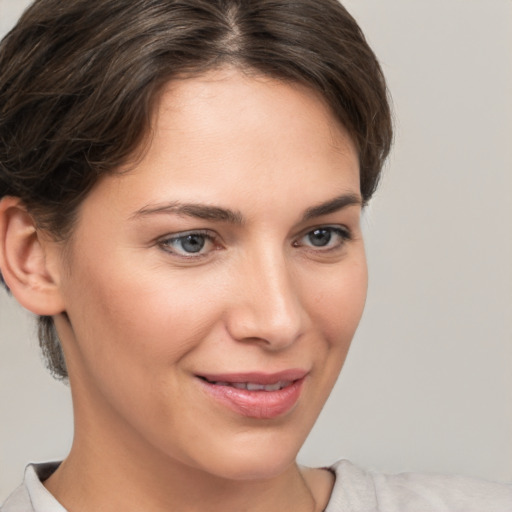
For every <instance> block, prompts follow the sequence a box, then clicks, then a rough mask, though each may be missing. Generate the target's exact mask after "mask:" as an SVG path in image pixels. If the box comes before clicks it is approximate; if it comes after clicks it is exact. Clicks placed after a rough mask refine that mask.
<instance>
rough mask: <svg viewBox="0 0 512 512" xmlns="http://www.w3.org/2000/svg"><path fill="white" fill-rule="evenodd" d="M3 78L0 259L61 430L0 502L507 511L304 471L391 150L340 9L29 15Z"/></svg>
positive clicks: (208, 7) (385, 113)
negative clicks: (53, 396)
mask: <svg viewBox="0 0 512 512" xmlns="http://www.w3.org/2000/svg"><path fill="white" fill-rule="evenodd" d="M0 69H1V70H2V73H1V79H0V80H1V82H0V91H1V93H0V94H1V96H0V98H1V99H0V108H1V111H0V112H1V114H0V115H1V117H0V119H1V128H0V130H1V132H0V133H1V137H0V140H1V141H2V146H1V149H0V162H1V171H0V172H1V174H0V197H2V200H1V203H0V240H1V242H0V248H1V250H0V269H1V272H2V276H3V278H4V280H5V283H6V285H7V286H8V288H9V289H10V291H11V292H12V294H13V295H14V296H15V298H16V299H17V300H18V301H19V302H20V304H22V305H23V306H24V307H25V308H27V309H28V310H30V311H32V312H33V313H35V314H37V315H38V316H39V336H40V341H41V346H42V349H43V352H44V353H45V355H46V357H47V360H48V363H49V367H50V370H51V371H52V372H53V373H54V374H55V375H57V376H58V377H61V378H69V383H70V387H71V391H72V396H73V406H74V418H75V439H74V442H73V446H72V448H71V451H70V454H69V456H68V457H67V458H66V459H65V460H64V461H63V462H62V463H61V464H60V465H59V464H48V465H39V466H30V467H29V468H28V469H27V473H26V477H25V482H24V484H23V486H22V487H20V488H19V489H18V490H17V491H16V492H15V493H14V494H13V495H12V497H11V498H9V499H8V501H7V502H6V503H5V504H4V506H3V508H2V511H5V512H10V511H12V510H35V511H43V510H44V511H52V510H63V508H62V507H64V509H66V510H70V511H75V510H89V509H91V510H92V509H101V510H119V509H122V510H132V509H133V510H135V509H137V510H139V509H141V508H144V509H145V510H183V511H187V510H204V509H207V510H237V511H238V510H247V511H257V510H266V511H272V510H294V511H308V512H309V511H313V510H327V511H329V512H333V511H335V510H375V509H377V507H380V508H379V510H390V511H391V510H425V507H430V508H428V510H444V509H446V508H447V507H452V508H454V507H459V509H460V510H483V508H482V506H483V504H485V506H489V504H490V503H492V504H493V506H494V509H495V510H508V509H509V508H510V505H511V504H512V491H511V490H510V488H508V487H506V486H498V485H494V484H484V483H478V482H470V481H468V480H460V481H459V480H457V479H453V480H450V479H448V480H442V481H438V480H436V479H428V478H424V477H397V478H396V479H390V480H389V481H387V480H386V479H384V478H383V477H378V476H370V475H367V474H365V473H364V472H362V471H361V470H359V469H357V468H355V467H354V466H352V465H350V464H348V463H340V464H338V465H337V466H334V467H333V468H329V469H305V468H300V467H299V466H298V465H297V464H296V462H295V458H296V455H297V452H298V450H299V448H300V446H301V445H302V443H303V442H304V439H305V437H306V436H307V434H308V432H309V431H310V429H311V427H312V425H313V423H314V421H315V419H316V418H317V416H318V414H319V412H320V409H321V407H322V405H323V404H324V402H325V400H326V399H327V396H328V395H329V392H330V390H331V389H332V386H333V384H334V381H335V380H336V378H337V376H338V373H339V371H340V369H341V366H342V364H343V361H344V359H345V356H346V353H347V350H348V347H349V345H350V341H351V339H352V336H353V334H354V331H355V329H356V327H357V324H358V321H359V319H360V316H361V314H362V310H363V305H364V299H365V292H366V280H367V276H366V263H365V255H364V247H363V241H362V236H361V229H360V222H359V221H360V214H361V209H362V207H363V206H364V205H365V204H366V203H367V202H368V201H369V199H370V198H371V196H372V194H373V192H374V190H375V187H376V184H377V181H378V176H379V173H380V170H381V167H382V164H383V161H384V159H385V157H386V155H387V153H388V151H389V146H390V141H391V122H390V113H389V107H388V104H387V99H386V88H385V84H384V80H383V77H382V73H381V71H380V68H379V65H378V63H377V61H376V59H375V57H374V55H373V53H372V52H371V50H370V49H369V47H368V45H367V44H366V42H365V40H364V38H363V36H362V34H361V32H360V30H359V28H358V27H357V25H356V24H355V22H354V20H353V19H352V18H351V17H350V15H349V14H348V13H347V12H346V11H345V10H344V9H343V8H342V7H341V6H340V5H339V4H338V3H337V2H334V1H330V0H325V1H318V0H314V1H313V0H309V1H302V2H295V1H294V2H270V1H263V0H261V1H252V2H241V1H215V2H212V1H200V0H188V1H173V2H169V1H164V0H152V1H137V2H129V3H127V2H125V1H120V0H101V1H95V2H90V1H88V2H86V1H84V0H81V1H78V0H72V1H68V2H66V3H64V4H62V3H61V2H57V1H52V0H42V1H39V2H36V3H35V4H34V6H33V7H32V8H31V9H30V10H29V11H28V12H27V13H26V14H25V15H24V16H23V18H22V19H21V21H20V22H19V24H18V25H17V27H16V28H15V29H14V30H13V31H12V32H11V33H10V35H9V36H8V37H7V38H6V40H5V41H4V43H3V46H2V50H1V55H0ZM404 481H406V482H408V483H407V484H405V485H404ZM430 488H434V489H431V490H429V489H430ZM435 488H437V489H435ZM425 489H427V492H426V493H425ZM425 494H426V495H425ZM461 496H462V497H461ZM435 503H438V504H439V505H438V506H437V508H434V506H435V505H434V504H435ZM414 507H415V508H414ZM443 507H444V508H443ZM461 507H462V508H461Z"/></svg>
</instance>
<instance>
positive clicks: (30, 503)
mask: <svg viewBox="0 0 512 512" xmlns="http://www.w3.org/2000/svg"><path fill="white" fill-rule="evenodd" d="M58 466H59V462H48V463H44V464H29V465H28V466H27V468H26V469H25V477H24V480H23V483H22V484H21V485H20V486H19V487H18V488H17V489H16V490H15V491H14V492H13V493H11V495H10V496H9V497H8V498H7V500H6V501H5V502H4V503H3V505H1V506H0V512H66V511H65V509H64V508H63V507H62V505H60V504H59V503H58V502H57V500H56V499H55V498H54V497H53V496H52V495H51V494H50V493H49V492H48V491H47V490H46V488H45V486H44V485H43V484H42V482H43V481H44V480H46V478H48V477H49V476H50V475H51V474H52V473H53V472H54V471H55V470H56V469H57V467H58Z"/></svg>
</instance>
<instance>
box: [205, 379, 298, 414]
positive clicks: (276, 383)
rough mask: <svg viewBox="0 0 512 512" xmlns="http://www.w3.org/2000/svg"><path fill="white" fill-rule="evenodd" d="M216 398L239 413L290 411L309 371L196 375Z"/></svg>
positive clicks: (283, 412) (214, 398)
mask: <svg viewBox="0 0 512 512" xmlns="http://www.w3.org/2000/svg"><path fill="white" fill-rule="evenodd" d="M197 377H198V381H199V382H200V384H201V386H202V389H203V390H204V391H205V392H206V394H207V396H208V397H210V398H212V399H213V401H214V402H215V403H216V404H218V405H221V406H222V407H227V408H228V409H230V410H231V411H234V412H235V413H237V414H238V415H241V416H244V417H248V418H255V419H273V418H277V417H280V416H284V415H286V414H287V413H289V412H290V411H291V410H292V409H293V408H294V407H295V405H296V404H297V402H298V400H299V398H300V395H301V392H302V388H303V384H304V381H305V379H306V377H307V372H305V371H302V370H287V371H284V372H279V373H274V374H263V373H247V374H224V375H197Z"/></svg>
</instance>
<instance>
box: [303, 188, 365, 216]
mask: <svg viewBox="0 0 512 512" xmlns="http://www.w3.org/2000/svg"><path fill="white" fill-rule="evenodd" d="M356 205H359V206H362V205H363V200H362V199H361V196H359V195H357V194H343V195H341V196H338V197H335V198H334V199H331V200H329V201H326V202H325V203H320V204H318V205H316V206H312V207H311V208H308V209H307V210H306V211H305V212H304V215H303V216H302V221H303V222H304V221H306V220H311V219H314V218H316V217H321V216H322V215H329V214H330V213H336V212H338V211H340V210H342V209H343V208H346V207H347V206H356Z"/></svg>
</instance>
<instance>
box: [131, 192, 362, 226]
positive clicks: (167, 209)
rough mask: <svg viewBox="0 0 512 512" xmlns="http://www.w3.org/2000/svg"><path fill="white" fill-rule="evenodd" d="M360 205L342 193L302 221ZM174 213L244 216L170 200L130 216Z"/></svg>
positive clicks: (227, 218)
mask: <svg viewBox="0 0 512 512" xmlns="http://www.w3.org/2000/svg"><path fill="white" fill-rule="evenodd" d="M354 205H359V206H362V199H361V197H360V196H359V195H357V194H343V195H341V196H338V197H335V198H334V199H330V200H329V201H326V202H324V203H320V204H318V205H315V206H312V207H310V208H308V209H307V210H306V211H305V212H304V214H303V216H302V222H305V221H308V220H311V219H313V218H316V217H321V216H322V215H329V214H331V213H335V212H337V211H339V210H342V209H343V208H346V207H348V206H354ZM159 213H163V214H175V215H183V216H186V217H195V218H197V219H203V220H212V221H218V222H227V223H229V224H237V225H241V224H243V223H244V217H243V215H242V213H241V212H239V211H236V210H230V209H229V208H222V207H220V206H210V205H207V204H200V203H181V202H179V201H172V202H170V203H165V204H157V205H154V206H152V205H147V206H144V207H143V208H141V209H140V210H137V211H136V212H135V213H134V214H133V215H132V216H131V218H139V217H146V216H149V215H154V214H159Z"/></svg>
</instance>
